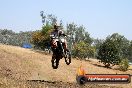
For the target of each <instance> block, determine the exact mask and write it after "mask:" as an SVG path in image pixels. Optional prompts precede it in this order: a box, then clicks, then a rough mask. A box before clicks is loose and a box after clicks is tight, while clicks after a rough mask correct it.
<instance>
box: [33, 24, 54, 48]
mask: <svg viewBox="0 0 132 88" xmlns="http://www.w3.org/2000/svg"><path fill="white" fill-rule="evenodd" d="M51 29H52V26H51V25H49V24H47V25H45V26H43V27H42V30H41V31H37V32H34V33H33V35H32V40H31V41H32V43H33V44H34V45H35V46H34V47H35V48H41V49H44V48H46V47H47V46H46V45H47V44H48V43H49V41H50V36H49V35H50V32H51Z"/></svg>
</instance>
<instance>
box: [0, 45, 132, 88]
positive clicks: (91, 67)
mask: <svg viewBox="0 0 132 88" xmlns="http://www.w3.org/2000/svg"><path fill="white" fill-rule="evenodd" d="M80 65H83V66H84V67H85V70H86V72H87V73H100V74H101V73H102V74H108V73H109V74H110V73H111V74H112V73H113V74H115V73H118V74H119V73H129V74H132V71H127V72H121V71H118V70H113V69H107V68H104V67H102V66H101V64H99V63H97V61H96V60H93V59H91V60H90V62H89V61H80V60H76V59H73V60H72V63H71V64H70V65H69V66H68V65H66V64H65V62H64V60H63V59H62V60H60V65H59V68H58V69H56V70H54V69H52V67H51V56H50V55H45V54H44V53H42V52H37V51H34V50H30V49H24V48H20V47H15V46H8V45H2V44H0V87H1V88H3V87H5V88H7V87H8V88H11V87H13V88H14V87H17V88H18V87H21V88H23V87H35V88H36V87H37V88H58V87H59V88H62V87H63V88H69V87H70V88H77V87H78V88H79V87H83V88H87V87H90V88H115V87H124V88H131V87H132V83H130V84H107V85H104V84H86V85H83V86H79V85H78V84H76V80H75V77H76V73H77V68H78V67H79V66H80ZM27 80H29V81H27ZM32 80H36V81H32Z"/></svg>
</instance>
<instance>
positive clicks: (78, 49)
mask: <svg viewBox="0 0 132 88" xmlns="http://www.w3.org/2000/svg"><path fill="white" fill-rule="evenodd" d="M73 56H74V57H78V58H81V59H83V58H87V57H88V58H89V57H92V56H94V48H93V47H91V46H90V45H89V44H88V43H85V42H83V41H82V42H79V43H77V44H76V45H75V48H74V49H73Z"/></svg>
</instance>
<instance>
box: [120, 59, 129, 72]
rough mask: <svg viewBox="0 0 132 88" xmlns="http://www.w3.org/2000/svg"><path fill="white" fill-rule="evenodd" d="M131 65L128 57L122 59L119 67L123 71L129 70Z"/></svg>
mask: <svg viewBox="0 0 132 88" xmlns="http://www.w3.org/2000/svg"><path fill="white" fill-rule="evenodd" d="M128 67H129V63H128V59H122V61H121V62H120V64H119V69H120V70H121V71H127V69H128Z"/></svg>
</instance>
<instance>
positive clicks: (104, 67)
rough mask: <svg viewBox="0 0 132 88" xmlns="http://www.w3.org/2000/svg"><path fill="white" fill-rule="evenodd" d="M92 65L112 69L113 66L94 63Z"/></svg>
mask: <svg viewBox="0 0 132 88" xmlns="http://www.w3.org/2000/svg"><path fill="white" fill-rule="evenodd" d="M92 65H94V66H97V67H103V68H108V69H112V68H111V67H106V66H102V65H99V64H92Z"/></svg>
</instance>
